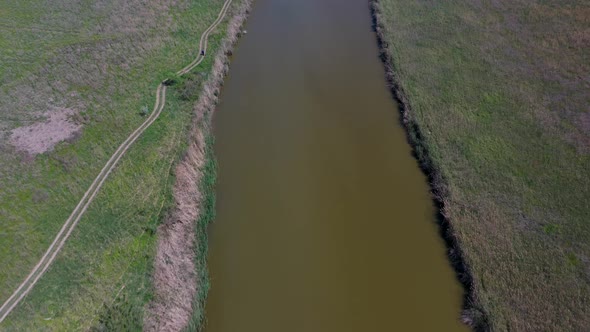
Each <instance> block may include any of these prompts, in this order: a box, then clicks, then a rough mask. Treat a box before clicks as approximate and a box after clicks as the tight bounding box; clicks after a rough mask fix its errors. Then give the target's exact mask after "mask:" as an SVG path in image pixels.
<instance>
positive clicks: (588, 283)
mask: <svg viewBox="0 0 590 332" xmlns="http://www.w3.org/2000/svg"><path fill="white" fill-rule="evenodd" d="M375 12H376V17H377V20H378V25H379V26H380V28H381V30H382V32H383V35H384V37H383V39H384V41H385V43H386V45H385V47H386V48H387V51H388V53H387V54H388V56H389V57H390V62H391V64H392V68H390V69H391V70H392V71H393V72H394V74H395V78H394V81H395V82H396V83H397V84H398V85H399V86H398V90H399V91H398V92H399V94H400V97H401V99H403V100H404V101H405V104H406V108H407V118H408V123H409V127H410V128H412V126H413V125H417V126H416V128H418V129H417V130H418V131H419V132H418V131H413V132H412V135H411V136H412V137H414V138H418V140H419V141H417V142H415V143H418V144H421V145H422V146H424V147H425V148H426V149H427V151H428V157H429V158H424V156H423V157H422V161H423V162H426V163H429V164H428V165H426V166H427V167H428V168H430V169H431V170H433V171H434V174H435V183H434V185H435V187H436V189H437V192H438V194H439V195H440V196H441V197H440V198H441V200H442V201H443V203H444V211H443V212H444V214H445V215H446V217H447V219H448V221H449V223H450V225H451V229H452V232H453V234H454V235H455V237H456V239H457V242H458V244H459V247H460V249H461V250H462V251H463V254H464V259H465V261H466V263H467V265H468V267H469V269H470V271H471V274H472V276H473V286H472V287H473V289H472V295H473V300H474V303H468V304H467V306H468V307H470V308H471V310H470V311H468V312H467V314H468V315H470V316H471V317H472V318H473V319H475V320H476V322H475V323H477V324H479V325H478V326H479V327H480V328H482V329H485V328H486V327H487V328H491V329H492V330H497V331H508V330H510V331H583V330H587V329H588V327H589V326H590V177H589V174H590V5H589V4H588V3H587V2H584V1H579V0H571V1H557V0H548V1H540V0H535V1H523V0H517V1H512V0H511V1H508V0H495V1H462V0H451V1H436V2H435V1H408V0H378V1H377V2H376V11H375ZM418 152H419V154H420V151H418ZM428 159H430V161H428Z"/></svg>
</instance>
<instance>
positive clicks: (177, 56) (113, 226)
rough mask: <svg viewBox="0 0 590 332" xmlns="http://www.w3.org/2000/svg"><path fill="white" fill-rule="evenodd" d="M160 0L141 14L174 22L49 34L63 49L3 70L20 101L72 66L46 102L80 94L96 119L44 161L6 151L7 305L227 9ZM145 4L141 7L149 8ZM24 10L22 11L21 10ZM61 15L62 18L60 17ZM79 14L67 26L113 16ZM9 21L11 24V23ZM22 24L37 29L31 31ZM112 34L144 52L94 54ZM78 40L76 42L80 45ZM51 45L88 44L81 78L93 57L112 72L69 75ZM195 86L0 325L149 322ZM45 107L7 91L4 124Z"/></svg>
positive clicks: (1, 293) (2, 208) (202, 71)
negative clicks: (159, 241)
mask: <svg viewBox="0 0 590 332" xmlns="http://www.w3.org/2000/svg"><path fill="white" fill-rule="evenodd" d="M64 3H67V2H64ZM64 3H62V2H59V1H56V2H52V5H54V6H55V7H56V8H50V9H49V10H46V9H47V8H45V7H47V6H40V4H41V3H40V2H38V1H32V0H31V1H26V2H20V3H19V2H14V3H10V4H9V5H8V6H6V8H8V11H5V9H4V8H3V9H2V12H0V23H2V22H5V21H6V20H8V19H11V20H17V21H18V26H19V27H23V26H36V24H37V23H36V22H39V21H41V22H43V20H39V17H45V18H46V20H47V19H49V18H51V19H53V20H55V21H56V22H58V21H60V19H63V18H62V17H60V16H59V15H62V14H63V13H64V10H65V9H64V8H62V7H60V6H61V5H63V4H64ZM98 3H100V4H103V5H104V6H103V7H101V10H102V11H105V12H108V13H114V12H116V11H119V10H122V9H120V8H123V7H120V6H121V3H119V2H118V1H100V2H98ZM150 4H151V3H150ZM158 4H160V3H153V4H152V5H153V6H154V7H153V8H152V7H150V8H151V9H152V10H150V11H148V12H147V13H143V14H142V13H139V14H141V15H144V16H141V17H142V18H143V19H147V18H151V17H152V16H151V15H155V17H154V19H156V22H158V24H160V23H162V22H163V21H166V20H167V19H168V18H170V19H172V24H164V23H162V24H163V25H162V26H160V25H158V24H156V25H154V26H151V27H149V28H146V29H145V30H141V31H139V32H138V31H135V32H132V33H130V34H127V33H126V32H119V31H107V33H105V34H104V35H100V36H94V37H92V38H79V39H75V40H71V39H69V37H68V38H61V37H60V38H61V39H59V38H58V39H57V40H53V41H52V40H49V41H46V42H47V43H50V42H51V45H52V46H48V45H45V44H43V45H41V46H42V48H41V49H40V50H38V51H35V52H31V53H30V54H29V53H27V52H25V53H27V55H29V56H30V57H32V58H34V61H31V62H30V63H25V64H22V65H21V64H15V65H13V66H11V67H10V68H9V69H7V70H6V71H3V72H0V77H1V78H2V79H0V82H2V83H1V84H2V85H1V88H0V89H1V91H2V93H4V94H10V95H11V96H13V97H14V96H18V95H19V94H24V93H25V92H26V91H28V90H27V89H26V87H29V86H30V85H31V84H34V83H35V82H36V81H39V82H45V81H48V82H49V81H52V79H54V78H55V77H58V76H59V77H61V76H60V75H62V74H63V75H64V76H65V77H64V78H63V81H64V82H66V83H67V84H68V91H67V93H65V94H64V93H61V92H59V91H57V92H56V91H53V90H52V91H45V90H43V89H39V94H41V95H42V97H43V98H44V99H45V100H48V99H49V98H52V99H53V100H56V101H63V103H65V104H67V103H68V102H72V101H71V100H70V101H68V100H65V99H67V98H65V99H64V100H62V99H60V98H63V97H64V96H65V95H68V96H69V95H70V92H72V91H75V92H76V93H77V94H78V96H80V97H79V99H80V100H83V101H84V109H83V110H82V114H83V115H84V116H86V120H85V121H86V122H87V124H86V125H85V127H84V130H83V132H82V134H81V137H79V138H78V139H77V140H76V141H75V142H73V143H61V144H59V145H58V146H57V147H56V149H55V150H54V151H53V152H49V153H46V154H42V155H38V156H36V158H35V159H34V160H33V161H26V160H25V159H23V158H22V156H21V155H18V154H15V153H14V152H13V151H12V150H11V148H10V147H7V146H3V147H2V149H0V156H1V157H2V158H0V159H1V160H2V161H1V162H0V173H1V174H2V177H0V220H1V221H0V263H1V264H2V266H3V268H2V269H1V271H0V284H1V285H3V287H2V288H0V302H3V301H4V300H5V299H7V298H8V296H9V295H10V293H11V292H12V291H13V290H14V289H15V288H16V286H17V285H18V284H19V283H20V282H21V281H22V280H23V278H24V277H25V276H26V274H27V273H28V272H29V271H30V270H31V268H32V267H33V266H34V264H35V263H36V262H37V260H38V259H39V258H40V257H41V256H42V254H43V252H44V251H45V250H46V249H47V247H48V245H49V243H50V242H51V241H52V240H53V237H54V236H55V234H56V233H57V231H58V229H59V228H60V227H61V225H62V223H63V222H64V221H65V219H66V218H67V216H68V215H69V213H70V212H71V211H72V209H73V208H74V206H75V205H76V204H77V202H78V200H79V199H80V198H81V197H82V195H83V193H84V191H85V190H86V189H87V187H88V185H89V184H90V183H91V182H92V180H93V178H94V177H95V176H96V175H97V174H98V171H99V170H100V168H101V167H102V166H103V165H104V163H105V162H106V160H107V159H108V158H109V156H110V155H111V154H112V152H114V150H115V149H116V148H117V146H118V144H120V143H121V142H122V141H123V140H124V139H125V138H126V136H127V135H128V134H129V133H131V132H132V131H133V130H134V129H135V128H136V127H137V126H138V125H139V124H140V123H141V122H142V121H143V120H144V118H143V117H141V116H140V115H139V113H140V111H141V108H142V107H143V106H144V105H148V107H149V109H150V111H151V108H152V106H153V103H154V98H155V90H156V87H157V85H158V84H159V82H160V81H162V80H163V79H164V78H167V77H169V76H170V75H171V73H173V72H174V71H175V70H178V69H180V68H182V67H183V66H184V65H185V64H187V63H189V62H190V61H191V60H192V58H193V57H194V56H195V55H196V54H197V52H198V40H199V38H200V35H201V33H202V32H203V31H204V30H205V29H206V27H207V26H208V25H209V24H210V23H211V22H213V20H214V19H215V17H216V16H217V14H218V12H219V9H220V8H221V6H222V1H218V0H195V1H180V2H177V4H176V5H175V6H169V7H166V8H165V9H162V10H161V11H160V10H155V11H154V8H156V7H155V6H156V5H158ZM138 6H139V8H142V7H145V4H144V5H141V6H140V5H138ZM16 7H18V8H17V9H14V8H16ZM82 8H85V7H84V6H82ZM15 12H18V13H19V14H18V15H13V14H14V13H15ZM65 12H68V10H65ZM53 13H55V17H54V16H51V15H53ZM96 13H97V12H96V11H93V12H92V13H87V14H88V15H90V16H92V15H96ZM161 13H163V14H162V15H161V16H158V15H160V14H161ZM58 14H59V15H58ZM78 15H79V16H78V17H75V18H72V17H68V18H67V20H66V23H68V24H69V23H71V24H72V25H76V26H78V27H79V29H82V30H84V29H87V30H91V31H94V30H95V29H96V28H97V27H98V26H101V24H104V23H105V21H104V20H106V18H105V17H103V16H100V17H92V18H88V17H86V16H85V15H86V14H85V12H84V11H82V12H78ZM113 15H115V14H113ZM115 16H116V15H115ZM75 20H77V21H75ZM66 23H64V24H66ZM225 26H226V25H225V23H224V24H222V25H220V26H219V27H218V28H217V29H216V30H215V32H214V33H213V34H212V35H211V36H210V41H209V52H208V53H209V54H215V52H216V50H217V49H218V48H219V46H220V43H221V38H222V37H223V35H224V31H225ZM0 29H1V30H4V28H3V26H2V25H0ZM110 29H114V28H112V27H111V28H110ZM16 31H17V32H18V34H25V35H26V34H27V33H28V32H26V31H27V30H26V29H20V30H16ZM112 35H117V37H113V36H112ZM102 37H104V38H107V39H108V38H111V39H110V42H111V43H113V45H119V46H121V45H122V44H125V45H126V46H124V47H123V46H121V47H123V48H121V49H120V50H119V51H120V54H119V55H121V56H129V57H131V56H133V57H134V58H133V60H129V63H130V64H129V68H128V69H121V67H120V66H118V65H116V64H117V63H118V62H120V61H121V59H119V58H118V57H117V55H116V54H110V55H108V56H106V57H105V58H102V57H100V58H97V59H95V58H93V57H94V56H95V55H97V54H98V55H104V53H102V52H103V51H104V49H103V46H104V45H105V44H103V41H104V40H105V39H104V38H102ZM11 38H12V37H11ZM14 38H15V39H18V36H16V37H14ZM23 40H24V41H26V38H24V39H23ZM4 42H5V41H4V39H0V43H4ZM151 42H154V43H153V45H151V46H149V47H148V46H145V45H143V44H142V43H145V44H150V43H151ZM117 43H119V44H117ZM32 44H34V43H32ZM32 44H31V45H32ZM23 45H24V46H23ZM23 45H20V46H22V47H25V48H32V47H33V46H30V45H29V46H27V44H26V42H23ZM56 45H57V46H56ZM71 45H74V47H73V48H70V46H71ZM36 46H39V45H36ZM52 47H56V48H55V50H58V51H56V53H57V54H65V55H71V54H70V52H72V50H75V49H76V48H77V47H80V48H81V49H82V51H81V53H80V54H77V53H75V52H74V53H73V55H72V56H75V59H76V60H75V62H72V63H73V64H74V65H73V66H74V67H73V70H74V71H75V72H76V73H78V74H80V75H82V73H83V72H84V70H85V69H84V68H83V67H84V66H82V65H83V64H86V62H84V61H86V60H84V59H90V60H88V61H90V62H98V63H99V64H104V68H106V69H105V71H104V72H99V73H94V72H92V71H90V72H89V73H88V75H96V76H95V77H91V78H89V79H88V81H86V79H80V80H79V79H78V76H76V77H72V79H71V80H70V79H69V77H67V76H68V75H67V74H66V73H65V72H63V66H65V65H64V63H62V62H60V61H61V60H60V59H62V58H61V57H57V58H52V54H53V53H51V52H52V50H54V48H52ZM136 48H137V49H136ZM138 50H140V51H138ZM1 52H5V53H9V52H10V49H9V50H6V49H3V50H2V51H0V57H1V56H5V55H4V54H2V53H1ZM14 52H16V51H14ZM97 52H98V53H97ZM64 58H67V56H64ZM212 61H213V59H212V57H207V58H206V59H205V61H204V62H203V63H202V64H201V65H200V66H199V67H198V68H197V69H195V71H196V73H195V74H193V75H194V76H197V77H201V78H203V79H204V78H206V77H207V75H208V73H209V71H210V69H211V67H212ZM5 68H6V67H3V69H5ZM39 68H45V69H44V70H40V69H39ZM7 77H9V79H7ZM31 77H34V78H35V80H32V79H31ZM91 79H94V80H91ZM97 82H98V83H97ZM99 83H100V84H99ZM93 85H95V86H93ZM184 85H185V83H183V82H179V83H178V84H176V85H175V86H173V87H171V89H169V92H168V95H167V100H166V107H165V109H164V111H163V113H162V115H161V116H160V118H159V119H158V120H157V121H156V122H155V123H154V124H153V125H152V126H151V127H150V128H149V129H148V130H147V131H146V132H145V133H144V134H143V135H142V137H141V138H140V139H139V140H138V141H137V142H136V143H135V145H134V146H133V147H132V148H131V149H130V150H129V151H128V153H127V155H126V156H125V157H124V158H123V159H122V160H121V162H120V163H119V165H118V166H117V169H116V170H115V171H114V172H113V173H112V174H111V176H110V178H109V180H107V182H106V183H105V185H104V187H103V188H102V189H101V191H100V193H99V195H98V196H97V198H96V199H95V201H94V202H93V204H92V205H91V207H90V208H89V209H88V211H87V212H86V214H85V216H84V217H83V218H82V220H81V221H80V223H79V225H78V226H77V228H76V229H75V231H74V232H73V233H72V235H71V237H70V238H69V240H68V242H67V244H66V246H65V247H64V248H63V249H62V251H61V252H60V254H59V255H58V258H57V259H56V260H55V262H54V263H53V265H52V266H51V267H50V269H49V270H48V271H47V273H46V274H45V275H44V276H43V278H41V280H40V281H39V283H38V284H37V285H36V286H35V287H34V288H33V290H32V291H31V293H30V294H29V295H28V296H27V298H26V299H25V300H24V301H23V302H21V304H20V305H19V306H18V307H17V309H16V310H15V311H14V312H13V313H11V314H10V315H9V316H8V317H7V319H6V320H5V321H4V322H3V323H2V324H0V330H9V331H32V330H57V331H63V330H80V329H82V330H86V329H94V330H105V329H106V330H137V329H139V328H140V327H141V325H142V322H143V310H144V306H145V304H146V303H147V302H148V301H149V300H150V299H151V296H152V293H153V292H152V285H151V279H150V278H151V269H152V265H153V258H154V254H155V244H156V237H155V230H156V227H157V225H158V223H159V222H160V221H161V219H162V218H163V216H164V215H165V213H166V211H167V209H168V208H169V207H170V205H171V204H172V195H171V187H172V184H173V183H174V178H173V174H172V173H173V165H174V164H175V162H176V161H178V160H179V158H180V157H181V155H182V153H183V151H184V150H185V149H186V139H187V137H188V136H187V135H188V131H189V129H190V128H189V125H190V123H191V117H192V108H193V106H194V102H195V99H196V98H197V95H198V94H195V93H194V92H190V91H187V90H190V89H199V88H200V83H199V82H197V83H194V84H193V85H192V86H191V87H190V88H188V89H187V88H184ZM183 91H184V93H182V92H183ZM187 95H188V96H187ZM35 98H36V99H39V100H40V99H41V98H40V97H39V98H37V97H35ZM76 98H78V97H76ZM17 102H22V103H23V104H22V105H19V108H18V110H19V112H20V111H22V112H20V113H19V112H16V113H15V114H12V113H10V112H9V109H11V107H12V106H14V105H16V104H15V103H17ZM39 105H44V104H42V103H37V104H36V103H35V101H27V100H24V101H23V100H21V99H18V98H7V99H2V100H1V101H0V106H1V107H2V108H1V111H2V114H1V116H2V117H5V116H6V117H8V116H11V117H13V118H15V119H17V120H18V121H13V122H10V123H9V122H4V123H2V126H3V127H0V128H12V127H14V126H16V125H17V124H15V123H26V121H27V119H31V118H33V117H32V116H31V115H30V114H27V112H26V110H36V107H38V106H39ZM21 106H22V107H21ZM66 106H67V105H66ZM0 122H1V121H0Z"/></svg>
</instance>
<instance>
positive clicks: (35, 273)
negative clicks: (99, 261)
mask: <svg viewBox="0 0 590 332" xmlns="http://www.w3.org/2000/svg"><path fill="white" fill-rule="evenodd" d="M231 2H232V0H226V1H225V3H224V4H223V7H222V8H221V11H220V12H219V15H218V16H217V19H216V20H215V21H214V22H213V23H212V24H211V25H210V26H209V28H207V30H205V31H204V32H203V34H202V35H201V39H200V41H199V55H198V56H197V57H196V58H195V59H194V60H193V62H191V63H190V64H188V65H187V66H186V67H184V68H182V69H181V70H179V71H178V72H177V73H176V74H177V75H178V76H182V75H185V74H186V73H188V72H190V71H191V70H192V69H194V68H195V67H196V66H198V65H199V64H200V63H201V62H202V61H203V59H204V58H205V55H204V54H206V52H207V39H208V37H209V34H210V33H211V31H213V30H214V29H215V28H216V27H217V26H218V25H219V23H221V21H222V20H223V19H224V17H225V15H226V13H227V10H228V8H229V6H230V4H231ZM202 54H203V55H202ZM166 81H167V80H164V81H163V82H161V83H160V84H159V85H158V88H157V89H156V103H155V105H154V109H153V111H152V113H151V114H150V116H149V117H148V118H147V119H146V120H145V121H144V122H143V123H142V124H141V125H140V126H139V127H138V128H137V129H135V131H134V132H133V133H131V135H129V137H127V139H126V140H125V141H124V142H123V143H122V144H121V145H120V146H119V148H118V149H117V150H116V151H115V153H113V155H112V156H111V158H110V159H109V160H108V161H107V163H106V164H105V166H104V167H103V168H102V170H101V171H100V173H99V174H98V176H97V177H96V178H95V179H94V181H93V182H92V184H91V185H90V187H89V188H88V190H87V191H86V193H85V194H84V196H83V197H82V199H81V200H80V202H79V203H78V205H77V206H76V208H74V211H72V214H70V216H69V217H68V219H67V220H66V221H65V222H64V224H63V226H62V227H61V229H60V231H59V233H58V234H57V236H56V237H55V239H54V240H53V242H52V243H51V245H50V246H49V248H48V249H47V251H46V252H45V254H44V255H43V257H41V259H40V260H39V262H38V263H37V265H35V267H34V268H33V270H31V272H30V273H29V275H28V276H27V277H26V278H25V280H24V281H23V282H22V283H21V284H20V285H19V287H18V288H17V289H16V290H15V291H14V292H13V293H12V295H11V296H10V297H9V298H8V300H6V302H4V304H2V307H0V323H1V322H2V321H3V320H4V319H5V318H6V316H8V314H10V312H11V311H12V310H13V309H14V308H15V307H16V306H17V305H18V303H19V302H20V301H21V300H22V299H23V298H24V297H25V296H26V295H27V294H28V293H29V292H30V291H31V289H32V288H33V286H35V284H36V283H37V281H39V279H40V278H41V276H42V275H43V273H45V271H47V269H48V268H49V266H50V265H51V263H52V262H53V261H54V260H55V257H56V256H57V254H58V253H59V251H60V250H61V248H62V247H63V246H64V244H65V242H66V240H67V239H68V237H69V236H70V234H71V233H72V231H73V230H74V228H75V227H76V225H77V224H78V222H79V221H80V219H81V218H82V215H84V212H86V210H87V209H88V206H90V203H92V201H93V200H94V198H95V197H96V195H97V193H98V191H99V190H100V188H101V187H102V185H103V184H104V182H105V180H106V179H107V177H108V176H109V174H111V172H112V171H113V170H114V168H115V166H116V165H117V163H118V162H119V160H120V159H121V158H122V157H123V155H125V153H126V152H127V150H129V148H130V147H131V145H133V143H134V142H135V141H136V140H137V139H138V138H139V136H141V134H142V133H143V132H144V131H145V130H146V129H147V128H148V127H149V126H151V125H152V123H154V121H156V119H158V117H159V116H160V113H162V110H163V109H164V106H165V104H166V84H165V82H166Z"/></svg>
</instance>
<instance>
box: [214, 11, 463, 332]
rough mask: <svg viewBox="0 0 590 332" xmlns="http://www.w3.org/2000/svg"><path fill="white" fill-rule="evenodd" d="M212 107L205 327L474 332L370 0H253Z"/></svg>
mask: <svg viewBox="0 0 590 332" xmlns="http://www.w3.org/2000/svg"><path fill="white" fill-rule="evenodd" d="M246 30H247V34H246V35H245V36H244V37H243V38H242V39H241V41H240V42H239V44H238V47H237V48H236V50H235V52H234V56H233V59H232V64H231V70H230V74H229V76H228V78H227V80H226V83H225V85H224V88H223V92H222V95H221V102H220V104H219V106H218V109H217V111H216V113H215V116H214V134H215V137H216V143H215V154H216V157H217V160H218V163H219V169H218V175H219V178H218V186H217V218H216V222H215V223H214V224H213V225H211V227H210V229H209V246H210V248H209V269H210V277H211V290H210V292H209V298H208V302H207V305H206V312H207V313H206V316H207V327H206V331H207V332H237V331H239V332H290V331H293V332H295V331H298V332H301V331H306V332H314V331H317V332H331V331H335V332H336V331H338V332H343V331H411V330H412V331H465V330H467V329H466V327H465V326H463V325H462V324H461V323H460V322H459V314H460V310H461V301H462V295H463V290H462V288H461V286H460V284H459V283H458V282H457V280H456V277H455V275H454V272H453V270H452V269H451V267H450V264H449V261H448V259H447V257H446V254H445V248H444V243H443V241H442V239H441V238H440V237H439V235H438V229H437V225H436V223H435V210H434V207H433V202H432V200H431V197H430V194H429V191H428V186H427V182H426V179H425V176H424V175H423V174H422V173H421V171H420V169H419V167H418V164H417V162H416V160H415V159H414V158H413V157H412V155H411V148H410V146H409V145H408V143H407V140H406V138H405V134H404V129H403V128H402V127H401V125H400V122H399V111H398V109H397V105H396V103H395V101H394V100H393V99H392V97H391V94H390V93H389V91H388V89H387V86H386V82H385V76H384V68H383V65H382V63H381V62H380V60H379V57H378V48H377V43H376V36H375V33H374V32H373V31H372V28H371V17H370V9H369V4H368V2H367V0H256V1H255V4H254V7H253V10H252V13H251V15H250V17H249V19H248V22H247V24H246Z"/></svg>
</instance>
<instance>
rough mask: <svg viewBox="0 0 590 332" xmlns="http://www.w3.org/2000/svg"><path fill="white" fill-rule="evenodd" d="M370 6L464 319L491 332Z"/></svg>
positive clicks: (438, 178)
mask: <svg viewBox="0 0 590 332" xmlns="http://www.w3.org/2000/svg"><path fill="white" fill-rule="evenodd" d="M370 7H371V16H372V20H373V29H374V31H375V33H376V36H377V43H378V46H379V53H380V54H379V56H380V58H381V61H382V62H383V65H384V67H385V78H386V81H387V85H388V88H389V90H390V92H391V94H392V97H393V98H394V99H395V100H396V101H397V102H398V104H399V105H400V107H399V110H400V112H401V118H400V119H401V122H402V125H403V127H404V128H405V129H406V137H407V139H408V142H409V143H410V145H411V146H412V153H413V155H414V157H415V158H416V159H417V160H418V162H419V165H420V168H421V169H422V171H423V172H424V174H425V175H426V176H427V178H428V184H429V186H430V189H431V191H432V197H433V200H434V203H435V206H436V209H437V211H436V212H437V220H436V221H437V224H438V226H439V233H440V235H441V237H442V238H443V240H444V242H445V245H446V248H447V255H448V257H449V260H450V262H451V265H452V266H453V269H454V270H455V273H456V275H457V278H458V279H459V282H460V283H461V285H462V286H463V288H464V291H465V295H464V298H463V310H462V314H461V320H462V321H463V323H465V324H467V325H468V326H469V327H471V328H472V329H473V330H475V331H489V330H490V326H489V323H488V318H487V317H488V316H487V313H486V312H485V311H484V310H483V308H482V307H481V305H479V302H478V296H477V293H476V290H475V289H474V287H473V276H472V273H471V270H470V268H469V265H468V264H467V262H466V260H465V255H464V253H463V251H462V249H461V245H460V243H459V240H458V239H457V237H456V236H455V233H454V230H453V225H452V223H451V222H450V220H449V218H448V216H447V214H446V213H445V211H446V206H447V203H446V202H447V199H446V198H447V197H448V187H447V184H446V181H445V179H444V177H443V176H442V174H441V172H440V171H439V167H438V165H436V163H435V162H434V161H433V159H432V158H431V157H430V154H429V146H428V144H427V142H426V141H425V139H424V136H423V134H422V130H421V128H420V126H419V124H418V122H417V121H416V118H415V115H414V113H413V112H412V108H411V102H410V100H409V99H408V96H407V94H406V93H405V91H404V89H403V87H402V85H401V82H400V80H399V77H398V76H397V75H396V63H395V60H394V57H393V52H392V51H391V50H390V48H389V43H388V42H387V41H386V39H385V36H384V32H383V20H382V17H381V15H382V12H381V7H380V3H379V0H371V2H370Z"/></svg>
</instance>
